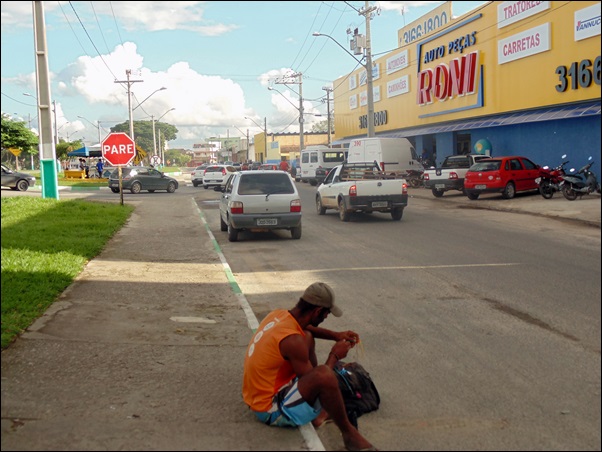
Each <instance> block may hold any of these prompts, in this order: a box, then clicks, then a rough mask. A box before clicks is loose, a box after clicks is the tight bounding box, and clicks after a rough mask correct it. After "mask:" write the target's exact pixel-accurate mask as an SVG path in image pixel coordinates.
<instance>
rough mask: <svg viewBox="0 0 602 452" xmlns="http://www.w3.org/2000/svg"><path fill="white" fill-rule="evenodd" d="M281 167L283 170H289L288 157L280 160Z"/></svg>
mask: <svg viewBox="0 0 602 452" xmlns="http://www.w3.org/2000/svg"><path fill="white" fill-rule="evenodd" d="M280 169H281V170H282V171H288V162H287V161H286V159H282V160H280Z"/></svg>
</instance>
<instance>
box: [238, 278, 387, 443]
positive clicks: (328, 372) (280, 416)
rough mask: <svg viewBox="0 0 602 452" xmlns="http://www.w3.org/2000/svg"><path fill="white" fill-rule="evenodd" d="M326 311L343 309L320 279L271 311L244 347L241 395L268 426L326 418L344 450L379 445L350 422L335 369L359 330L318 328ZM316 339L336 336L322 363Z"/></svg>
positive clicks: (318, 421) (319, 421)
mask: <svg viewBox="0 0 602 452" xmlns="http://www.w3.org/2000/svg"><path fill="white" fill-rule="evenodd" d="M330 313H332V315H334V316H335V317H340V316H341V315H342V314H343V313H342V311H341V309H340V308H339V307H338V306H336V305H335V304H334V292H333V290H332V288H331V287H330V286H328V285H327V284H325V283H323V282H316V283H313V284H311V285H310V286H309V287H308V288H307V289H305V292H304V293H303V296H302V297H301V298H300V299H299V301H298V302H297V304H296V306H295V307H294V308H293V309H291V310H290V311H287V310H285V309H277V310H274V311H272V312H270V313H269V314H268V315H267V316H266V317H265V318H264V319H263V321H262V322H261V324H260V325H259V327H258V328H257V331H256V332H255V334H254V335H253V337H252V338H251V341H250V342H249V346H248V347H247V353H246V355H245V362H244V374H243V385H242V394H243V399H244V401H245V403H246V404H247V405H248V406H249V408H250V409H251V410H252V411H253V412H254V413H255V415H256V416H257V418H258V419H259V420H260V421H261V422H263V423H265V424H267V425H272V426H278V427H296V426H299V425H304V424H307V423H309V422H312V423H313V425H314V427H319V426H320V425H321V424H322V423H324V421H326V420H327V419H328V420H332V421H333V422H334V423H335V424H336V426H337V427H338V428H339V430H340V431H341V433H342V435H343V442H344V443H345V447H346V448H347V450H377V449H375V448H374V447H373V446H372V445H371V444H370V442H369V441H368V440H367V439H366V438H364V437H363V436H362V435H361V434H360V432H359V431H358V430H357V429H356V428H355V427H354V426H353V425H352V424H351V422H349V419H348V417H347V413H346V410H345V404H344V402H343V396H342V395H341V391H340V389H339V384H338V380H337V377H336V376H335V373H334V371H333V368H334V365H335V363H336V362H337V361H338V360H340V359H342V358H345V357H346V356H347V353H348V352H349V350H350V349H351V348H353V347H354V346H355V344H356V343H357V342H358V341H359V335H358V334H357V333H355V332H353V331H342V332H335V331H331V330H327V329H325V328H319V327H318V325H319V324H320V323H322V322H323V321H324V320H325V319H326V317H328V314H330ZM316 338H317V339H326V340H332V341H335V344H334V345H333V346H332V349H331V351H330V353H329V354H328V358H327V359H326V363H325V364H322V365H318V360H317V357H316V349H315V339H316Z"/></svg>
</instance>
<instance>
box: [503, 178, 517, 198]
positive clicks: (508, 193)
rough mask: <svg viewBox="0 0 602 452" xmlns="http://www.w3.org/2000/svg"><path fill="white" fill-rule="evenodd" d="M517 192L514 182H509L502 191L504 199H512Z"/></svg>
mask: <svg viewBox="0 0 602 452" xmlns="http://www.w3.org/2000/svg"><path fill="white" fill-rule="evenodd" d="M515 194H516V187H514V183H512V182H508V183H507V184H506V186H505V187H504V191H503V192H502V198H504V199H512V198H514V195H515Z"/></svg>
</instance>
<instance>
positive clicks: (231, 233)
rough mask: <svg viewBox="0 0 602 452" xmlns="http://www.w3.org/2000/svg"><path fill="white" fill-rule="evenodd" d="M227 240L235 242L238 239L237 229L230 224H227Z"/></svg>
mask: <svg viewBox="0 0 602 452" xmlns="http://www.w3.org/2000/svg"><path fill="white" fill-rule="evenodd" d="M228 240H229V241H230V242H236V241H237V240H238V229H236V228H233V227H232V225H231V224H228Z"/></svg>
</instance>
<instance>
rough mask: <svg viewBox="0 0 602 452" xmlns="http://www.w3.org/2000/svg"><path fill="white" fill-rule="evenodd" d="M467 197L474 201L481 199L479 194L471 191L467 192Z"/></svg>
mask: <svg viewBox="0 0 602 452" xmlns="http://www.w3.org/2000/svg"><path fill="white" fill-rule="evenodd" d="M466 196H467V197H468V199H471V200H473V201H474V200H475V199H479V194H478V193H473V192H471V191H467V192H466Z"/></svg>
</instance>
